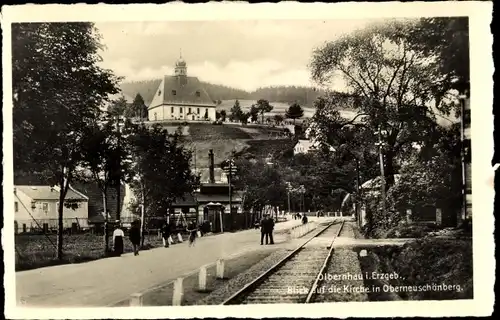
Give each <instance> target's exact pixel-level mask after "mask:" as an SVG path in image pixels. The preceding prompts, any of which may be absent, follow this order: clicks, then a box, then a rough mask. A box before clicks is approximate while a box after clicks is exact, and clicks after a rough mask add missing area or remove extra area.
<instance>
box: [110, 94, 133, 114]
mask: <svg viewBox="0 0 500 320" xmlns="http://www.w3.org/2000/svg"><path fill="white" fill-rule="evenodd" d="M129 110H130V108H129V106H128V103H127V100H125V97H124V96H121V97H119V98H118V99H116V100H115V101H113V102H112V103H111V104H110V105H109V107H108V113H109V115H110V116H113V117H122V116H132V114H131V112H130V111H129Z"/></svg>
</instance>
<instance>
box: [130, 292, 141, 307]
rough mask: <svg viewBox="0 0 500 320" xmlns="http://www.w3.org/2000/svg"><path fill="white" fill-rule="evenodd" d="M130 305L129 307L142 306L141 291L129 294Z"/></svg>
mask: <svg viewBox="0 0 500 320" xmlns="http://www.w3.org/2000/svg"><path fill="white" fill-rule="evenodd" d="M129 303H130V306H131V307H140V306H142V293H134V294H132V295H130V301H129Z"/></svg>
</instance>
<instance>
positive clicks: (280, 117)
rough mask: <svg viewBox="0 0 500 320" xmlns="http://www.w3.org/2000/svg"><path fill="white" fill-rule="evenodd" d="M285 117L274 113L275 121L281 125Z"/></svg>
mask: <svg viewBox="0 0 500 320" xmlns="http://www.w3.org/2000/svg"><path fill="white" fill-rule="evenodd" d="M283 120H284V118H283V116H282V115H281V114H276V115H274V122H275V123H276V124H277V125H279V124H281V123H282V122H283Z"/></svg>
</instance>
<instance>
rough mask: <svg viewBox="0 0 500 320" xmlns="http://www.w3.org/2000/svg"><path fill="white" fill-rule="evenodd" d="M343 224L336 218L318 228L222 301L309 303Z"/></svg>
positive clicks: (236, 302) (227, 302) (226, 303)
mask: <svg viewBox="0 0 500 320" xmlns="http://www.w3.org/2000/svg"><path fill="white" fill-rule="evenodd" d="M343 226H344V221H335V222H333V223H331V224H329V225H328V226H326V227H325V228H323V229H321V230H320V231H319V232H317V233H316V234H315V235H314V236H313V237H311V238H310V239H309V240H307V241H306V242H304V243H303V244H302V245H300V246H299V247H298V248H296V249H295V250H293V251H292V252H291V253H290V254H289V255H287V256H286V257H285V258H283V259H282V260H281V261H279V262H278V263H277V264H275V265H274V266H273V267H271V268H270V269H269V270H268V271H266V272H265V273H263V274H262V275H261V276H259V277H258V278H257V279H255V280H254V281H252V282H251V283H249V284H247V285H246V286H245V287H244V288H242V289H241V290H240V291H238V292H236V293H235V294H234V295H233V296H231V297H229V298H228V299H227V300H226V301H224V302H223V303H222V304H223V305H235V304H270V303H309V302H311V301H312V300H313V297H314V295H315V292H316V288H317V287H318V285H319V283H320V281H321V278H322V277H321V275H322V274H324V272H325V271H326V267H327V266H328V262H329V261H330V257H331V255H332V252H333V246H332V244H333V241H335V238H336V237H337V236H338V235H339V234H340V232H341V231H342V227H343Z"/></svg>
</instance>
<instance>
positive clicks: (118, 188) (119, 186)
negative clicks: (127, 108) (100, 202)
mask: <svg viewBox="0 0 500 320" xmlns="http://www.w3.org/2000/svg"><path fill="white" fill-rule="evenodd" d="M120 120H121V119H120V116H117V117H116V128H117V132H118V149H117V150H118V152H117V155H118V187H117V188H116V220H120V214H121V208H120V205H121V204H120V202H121V187H122V184H121V182H122V172H121V171H122V170H121V169H122V166H121V160H122V159H121V128H120Z"/></svg>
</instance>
